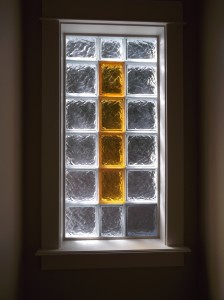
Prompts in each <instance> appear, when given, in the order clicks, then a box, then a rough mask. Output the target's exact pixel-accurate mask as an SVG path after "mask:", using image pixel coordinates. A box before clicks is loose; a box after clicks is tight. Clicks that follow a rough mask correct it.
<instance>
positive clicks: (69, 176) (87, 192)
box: [65, 170, 97, 203]
mask: <svg viewBox="0 0 224 300" xmlns="http://www.w3.org/2000/svg"><path fill="white" fill-rule="evenodd" d="M65 197H66V201H69V202H80V203H84V202H96V201H97V173H96V171H95V170H88V171H87V170H70V171H68V172H67V173H66V176H65Z"/></svg>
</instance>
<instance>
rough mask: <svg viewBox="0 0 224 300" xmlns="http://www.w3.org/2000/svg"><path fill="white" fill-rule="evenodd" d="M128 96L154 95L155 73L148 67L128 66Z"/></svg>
mask: <svg viewBox="0 0 224 300" xmlns="http://www.w3.org/2000/svg"><path fill="white" fill-rule="evenodd" d="M127 76H128V94H133V95H134V94H139V95H140V94H143V95H144V94H155V93H156V72H155V68H153V67H151V66H148V65H136V64H133V65H128V67H127Z"/></svg>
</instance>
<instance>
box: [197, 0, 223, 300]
mask: <svg viewBox="0 0 224 300" xmlns="http://www.w3.org/2000/svg"><path fill="white" fill-rule="evenodd" d="M201 54H202V69H201V71H202V72H201V76H202V95H201V139H202V142H201V153H202V157H201V158H202V159H201V191H202V194H201V211H202V223H201V225H202V226H201V235H202V240H203V244H202V247H203V248H204V249H205V253H204V254H205V257H204V265H205V267H206V268H205V272H206V278H205V280H206V281H205V282H204V286H206V285H207V286H208V289H209V297H210V299H212V300H223V299H224V2H223V1H222V0H214V1H207V2H206V5H205V10H204V14H203V22H202V43H201ZM203 288H204V287H202V289H203Z"/></svg>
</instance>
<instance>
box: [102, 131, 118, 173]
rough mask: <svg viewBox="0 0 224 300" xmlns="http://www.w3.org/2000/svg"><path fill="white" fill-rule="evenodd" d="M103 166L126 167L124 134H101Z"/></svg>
mask: <svg viewBox="0 0 224 300" xmlns="http://www.w3.org/2000/svg"><path fill="white" fill-rule="evenodd" d="M100 165H101V167H104V168H105V167H112V168H115V167H116V168H122V167H124V136H123V135H122V134H101V135H100Z"/></svg>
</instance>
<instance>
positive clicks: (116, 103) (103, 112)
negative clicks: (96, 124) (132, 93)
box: [100, 98, 124, 131]
mask: <svg viewBox="0 0 224 300" xmlns="http://www.w3.org/2000/svg"><path fill="white" fill-rule="evenodd" d="M100 130H101V131H122V130H124V100H123V98H109V99H108V98H103V99H100Z"/></svg>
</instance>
